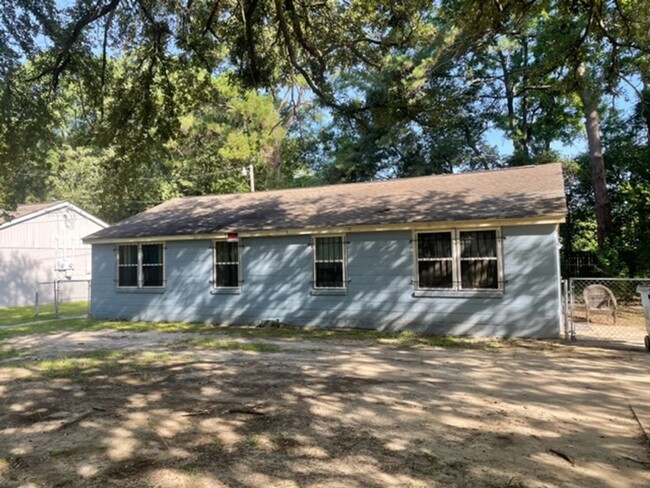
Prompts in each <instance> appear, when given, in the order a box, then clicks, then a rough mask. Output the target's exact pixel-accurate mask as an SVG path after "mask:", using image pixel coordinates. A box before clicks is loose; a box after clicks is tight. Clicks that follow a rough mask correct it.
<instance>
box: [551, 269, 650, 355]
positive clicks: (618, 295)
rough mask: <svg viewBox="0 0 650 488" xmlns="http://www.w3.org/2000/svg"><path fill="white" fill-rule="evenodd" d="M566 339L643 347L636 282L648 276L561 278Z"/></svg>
mask: <svg viewBox="0 0 650 488" xmlns="http://www.w3.org/2000/svg"><path fill="white" fill-rule="evenodd" d="M563 285H564V290H563V302H564V332H565V337H566V339H570V340H579V341H591V342H594V341H595V342H600V343H612V344H617V345H625V346H638V347H643V345H644V338H645V336H646V335H647V332H646V326H645V316H644V313H643V307H642V305H641V297H640V295H639V293H638V292H637V291H636V289H637V286H639V285H650V279H636V278H569V279H568V280H564V283H563Z"/></svg>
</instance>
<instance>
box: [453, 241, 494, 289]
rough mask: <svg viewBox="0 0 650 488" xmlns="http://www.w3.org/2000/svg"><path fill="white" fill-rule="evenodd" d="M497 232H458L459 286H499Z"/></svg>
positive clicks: (483, 287) (484, 287)
mask: <svg viewBox="0 0 650 488" xmlns="http://www.w3.org/2000/svg"><path fill="white" fill-rule="evenodd" d="M497 261H498V259H497V233H496V231H494V230H481V231H471V232H460V287H461V288H462V289H471V290H481V289H492V290H494V289H498V288H499V266H498V262H497Z"/></svg>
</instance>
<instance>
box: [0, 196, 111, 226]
mask: <svg viewBox="0 0 650 488" xmlns="http://www.w3.org/2000/svg"><path fill="white" fill-rule="evenodd" d="M63 209H71V210H74V211H75V212H77V213H78V214H79V215H82V216H83V217H85V218H87V219H88V220H91V221H92V222H94V223H96V224H97V225H99V226H101V227H102V228H105V227H108V224H107V223H106V222H104V221H103V220H100V219H98V218H97V217H95V216H94V215H91V214H89V213H88V212H86V211H85V210H83V209H81V208H79V207H77V206H76V205H74V204H72V203H70V202H67V201H65V200H57V201H53V202H40V203H23V204H21V205H18V206H17V207H16V209H15V210H0V230H2V229H5V228H7V227H11V226H13V225H17V224H20V223H21V222H25V221H27V220H31V219H34V218H36V217H39V216H41V215H44V214H47V213H50V212H54V211H56V210H63Z"/></svg>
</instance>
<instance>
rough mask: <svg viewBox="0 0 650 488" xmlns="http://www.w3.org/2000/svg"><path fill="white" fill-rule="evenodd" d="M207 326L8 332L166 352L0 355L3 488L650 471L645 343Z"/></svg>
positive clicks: (562, 478)
mask: <svg viewBox="0 0 650 488" xmlns="http://www.w3.org/2000/svg"><path fill="white" fill-rule="evenodd" d="M193 336H196V335H195V334H185V333H183V334H180V333H160V332H143V333H124V332H116V331H100V332H70V333H59V334H50V335H47V336H36V335H34V336H22V337H15V338H12V339H10V340H7V341H4V342H3V343H2V345H3V346H8V347H12V348H15V349H18V350H23V349H28V350H30V351H36V350H37V351H38V355H40V356H43V357H52V356H60V355H64V354H69V353H70V352H75V353H77V354H78V353H82V352H84V351H87V352H88V351H93V350H97V349H122V350H129V351H156V352H157V353H166V354H168V356H167V358H166V359H165V360H164V361H162V360H161V361H153V362H150V363H146V364H140V365H138V366H137V367H136V368H134V367H133V366H132V365H131V366H130V367H127V365H126V364H122V363H120V364H113V365H112V366H111V368H110V369H109V370H105V369H101V368H100V367H98V366H97V364H96V363H93V362H90V363H88V364H87V365H85V366H83V368H86V369H83V368H82V370H78V369H77V370H74V371H71V372H70V374H69V375H68V376H66V375H65V374H63V375H61V374H58V375H56V377H52V376H49V377H48V376H43V374H42V372H39V371H37V370H35V369H34V368H31V369H30V368H15V367H12V368H9V367H1V365H0V395H1V397H0V486H7V487H19V486H21V487H22V486H24V487H27V486H120V487H132V486H133V487H135V486H137V487H140V486H143V487H145V486H146V487H152V486H156V487H161V488H166V487H185V486H186V487H203V486H205V487H219V486H233V487H384V486H396V487H406V486H412V487H448V486H451V487H486V488H487V487H493V488H494V487H506V486H510V487H529V488H530V487H567V486H571V487H574V486H576V487H611V488H614V487H621V488H622V487H645V486H650V470H649V469H648V468H649V467H650V451H649V444H648V440H647V439H646V437H645V436H644V435H643V431H642V428H641V426H643V425H644V422H645V420H646V418H647V420H650V416H648V417H646V412H644V411H643V408H644V407H643V406H645V405H650V388H649V387H650V384H649V382H650V375H648V371H649V368H650V357H648V356H647V355H645V354H643V353H636V352H626V351H616V352H612V351H604V350H597V349H574V348H562V347H560V348H552V349H551V350H545V349H544V348H540V347H538V346H534V347H531V348H527V347H506V348H502V349H499V350H498V351H496V352H493V351H485V350H463V349H436V348H400V347H394V346H382V345H376V344H373V343H371V342H370V341H369V342H368V343H360V342H359V341H349V342H346V341H327V340H321V341H318V340H312V341H304V340H295V339H294V340H281V339H274V340H267V341H264V340H262V339H257V338H256V339H255V342H256V343H259V342H264V343H269V344H274V345H277V346H278V348H279V350H278V351H276V352H245V351H237V350H219V349H199V348H192V347H189V346H188V345H187V344H183V343H182V342H181V341H183V340H186V339H188V338H189V337H193ZM201 337H205V336H201ZM213 337H215V338H223V337H227V336H224V335H216V334H215V335H214V336H213ZM229 339H230V340H242V341H246V340H245V339H235V338H232V337H230V338H229ZM21 378H22V379H21ZM631 405H632V409H631V408H630V406H631ZM633 410H634V411H635V412H636V411H638V415H637V417H639V421H640V422H641V424H639V422H638V421H637V418H636V417H635V415H634V413H633Z"/></svg>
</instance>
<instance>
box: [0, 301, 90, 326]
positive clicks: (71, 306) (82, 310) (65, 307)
mask: <svg viewBox="0 0 650 488" xmlns="http://www.w3.org/2000/svg"><path fill="white" fill-rule="evenodd" d="M87 311H88V302H85V301H82V302H70V303H62V304H61V309H60V313H61V314H63V315H84V314H86V313H87ZM55 318H56V317H55V315H54V304H53V303H46V304H43V305H41V307H40V311H39V314H38V317H35V316H34V307H33V306H32V305H28V306H26V307H0V325H14V324H22V323H25V322H33V321H34V320H50V319H55Z"/></svg>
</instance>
